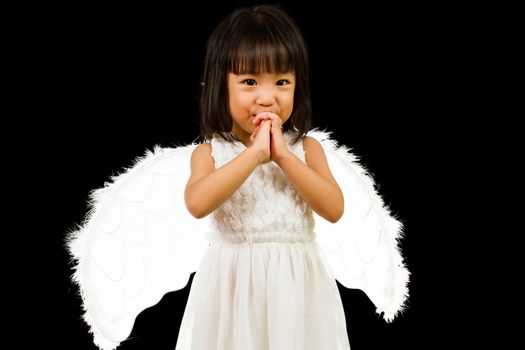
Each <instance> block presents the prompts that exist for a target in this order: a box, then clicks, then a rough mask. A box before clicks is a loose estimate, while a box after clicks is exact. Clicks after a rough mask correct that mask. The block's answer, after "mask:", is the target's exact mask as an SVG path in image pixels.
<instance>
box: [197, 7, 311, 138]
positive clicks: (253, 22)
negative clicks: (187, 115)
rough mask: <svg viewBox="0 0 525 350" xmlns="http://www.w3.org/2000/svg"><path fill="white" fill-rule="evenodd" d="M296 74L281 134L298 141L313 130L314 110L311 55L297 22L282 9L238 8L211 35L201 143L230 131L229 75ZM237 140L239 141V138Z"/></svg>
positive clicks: (204, 81) (228, 135)
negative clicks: (311, 98) (312, 104)
mask: <svg viewBox="0 0 525 350" xmlns="http://www.w3.org/2000/svg"><path fill="white" fill-rule="evenodd" d="M290 71H293V72H294V73H295V82H296V85H295V91H294V105H293V110H292V114H291V115H290V118H289V119H288V120H287V121H286V123H284V124H283V131H292V132H295V133H296V136H295V138H294V140H293V141H292V143H296V142H297V141H298V140H299V139H301V138H302V137H303V136H304V135H305V134H306V133H307V132H308V131H309V130H310V129H311V123H312V117H311V114H312V108H311V102H310V88H309V81H308V79H309V78H308V51H307V46H306V42H305V40H304V38H303V36H302V34H301V32H300V30H299V28H298V27H297V25H296V24H295V22H294V21H293V20H292V19H291V18H290V17H289V16H288V14H286V12H285V11H284V10H282V9H281V8H280V7H279V6H278V5H258V6H253V7H245V8H238V9H236V10H235V11H233V12H232V13H231V14H230V15H229V16H228V17H226V18H225V19H224V20H222V22H221V23H219V25H218V26H217V27H216V28H215V29H214V30H213V32H212V33H211V35H210V37H209V39H208V42H207V49H206V57H205V61H204V71H203V75H202V82H201V85H202V86H201V93H200V117H201V123H200V131H201V135H200V136H201V138H202V140H203V141H206V140H210V139H211V138H212V137H213V135H218V136H219V137H221V138H222V139H225V140H227V141H230V142H231V141H234V140H237V138H236V137H235V135H233V133H231V128H232V118H231V115H230V111H229V100H228V85H227V77H228V73H230V72H231V73H234V74H236V75H239V74H259V73H263V72H269V73H285V72H290ZM237 141H239V140H237Z"/></svg>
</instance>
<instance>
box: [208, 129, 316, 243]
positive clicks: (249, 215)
mask: <svg viewBox="0 0 525 350" xmlns="http://www.w3.org/2000/svg"><path fill="white" fill-rule="evenodd" d="M293 136H294V134H293V133H291V132H285V133H284V137H285V140H286V143H287V145H288V149H289V150H290V151H291V152H292V153H294V154H295V155H296V156H297V157H298V158H299V159H300V160H301V161H302V162H305V153H304V149H303V142H302V140H299V141H297V143H295V144H292V143H291V142H292V140H293ZM211 147H212V157H213V159H214V160H215V169H218V168H220V167H221V166H223V165H224V164H226V163H228V162H229V161H230V160H232V159H234V158H235V157H236V156H237V155H238V154H240V153H241V152H243V151H244V150H245V149H246V146H245V145H244V144H243V143H242V142H240V141H234V142H228V141H225V140H223V139H221V138H219V137H217V136H215V137H213V138H212V140H211ZM211 225H212V232H211V237H210V238H211V241H212V242H213V241H216V242H217V241H219V242H233V243H242V242H273V241H277V242H303V241H311V240H313V239H314V238H315V234H314V227H315V222H314V218H313V213H312V209H311V208H310V206H309V205H308V204H307V203H306V202H305V201H304V200H303V199H302V198H301V197H300V196H299V194H298V193H297V191H296V190H295V188H294V187H293V186H292V184H291V183H290V182H289V180H288V178H287V177H286V175H285V174H284V172H283V171H282V169H281V168H280V167H279V166H278V165H277V164H276V163H275V162H273V161H269V162H267V163H264V164H260V165H259V166H257V168H256V169H255V170H254V171H253V172H252V173H251V174H250V176H249V177H248V178H247V179H246V181H245V182H244V183H243V184H242V185H241V186H240V187H239V188H238V189H237V190H236V191H235V192H234V193H233V195H232V196H231V197H230V198H228V199H227V200H226V201H225V202H224V203H222V204H221V205H220V206H219V207H217V208H216V209H215V211H214V212H213V213H212V219H211Z"/></svg>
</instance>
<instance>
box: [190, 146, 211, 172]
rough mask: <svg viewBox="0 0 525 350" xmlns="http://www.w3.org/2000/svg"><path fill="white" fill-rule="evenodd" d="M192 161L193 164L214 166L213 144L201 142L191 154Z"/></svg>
mask: <svg viewBox="0 0 525 350" xmlns="http://www.w3.org/2000/svg"><path fill="white" fill-rule="evenodd" d="M191 162H192V164H193V165H202V166H204V167H213V165H214V160H213V157H212V155H211V144H210V143H201V144H199V145H197V146H196V147H195V149H194V150H193V152H192V154H191Z"/></svg>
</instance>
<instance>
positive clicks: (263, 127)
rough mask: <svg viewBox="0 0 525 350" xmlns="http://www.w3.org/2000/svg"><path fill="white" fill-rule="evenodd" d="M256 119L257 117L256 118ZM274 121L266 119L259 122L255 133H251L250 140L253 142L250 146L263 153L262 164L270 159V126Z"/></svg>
mask: <svg viewBox="0 0 525 350" xmlns="http://www.w3.org/2000/svg"><path fill="white" fill-rule="evenodd" d="M254 119H255V118H254ZM271 126H272V122H271V121H270V120H265V121H262V122H260V123H259V125H258V126H257V127H256V128H255V130H254V131H253V133H252V134H251V135H250V141H251V142H252V144H251V145H250V148H253V149H254V150H256V151H258V152H259V154H261V155H262V156H261V161H260V164H263V163H267V162H269V161H270V155H271V154H270V128H271Z"/></svg>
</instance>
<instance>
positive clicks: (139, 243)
mask: <svg viewBox="0 0 525 350" xmlns="http://www.w3.org/2000/svg"><path fill="white" fill-rule="evenodd" d="M196 146H197V145H196V144H191V145H187V146H177V147H175V148H160V147H159V146H156V147H155V148H154V151H153V152H151V151H149V150H147V152H146V155H145V156H143V157H140V158H138V159H137V160H135V162H134V165H133V166H132V167H131V168H128V169H126V170H125V171H124V172H123V173H121V174H120V175H117V176H113V177H112V180H113V182H112V183H105V186H104V187H103V188H100V189H97V190H94V191H92V192H91V194H90V203H89V207H90V208H89V212H88V214H87V215H86V218H85V219H84V224H83V226H79V227H78V229H77V230H76V231H72V232H69V233H68V235H67V249H68V251H69V253H70V255H71V256H72V260H73V261H74V264H75V266H74V270H75V272H74V275H73V277H72V278H73V280H74V281H75V282H76V283H77V284H78V286H79V289H80V294H81V297H82V302H83V308H84V311H85V314H84V320H85V321H86V323H87V324H88V325H89V327H90V332H91V333H93V337H94V343H95V344H96V345H97V346H98V347H99V348H100V349H104V350H110V349H111V350H112V349H115V348H116V347H117V346H118V345H119V344H120V342H122V341H123V340H125V339H126V338H127V337H128V336H129V334H130V333H131V330H132V328H133V324H134V322H135V318H136V316H137V315H138V314H139V313H140V312H141V311H142V310H144V309H146V308H148V307H150V306H152V305H154V304H156V303H158V302H159V301H160V299H161V298H162V296H163V295H164V294H165V293H167V292H170V291H174V290H179V289H182V288H184V287H185V286H186V284H187V283H188V280H189V276H190V274H191V273H192V272H194V271H196V270H197V268H198V267H199V264H200V262H201V260H202V258H203V256H204V254H205V252H206V250H207V248H208V246H209V242H208V240H207V239H206V237H205V232H207V231H209V224H210V222H209V221H210V220H209V217H206V218H203V219H195V218H194V217H193V216H191V214H189V212H188V211H187V209H186V207H185V202H184V188H185V186H186V183H187V180H188V178H189V175H190V158H191V153H192V151H193V149H194V148H195V147H196Z"/></svg>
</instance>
